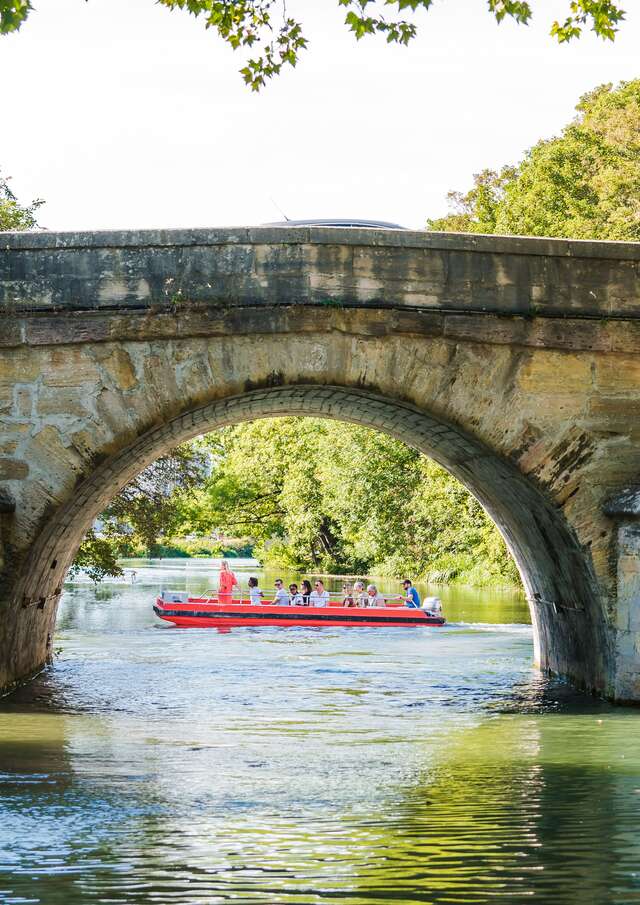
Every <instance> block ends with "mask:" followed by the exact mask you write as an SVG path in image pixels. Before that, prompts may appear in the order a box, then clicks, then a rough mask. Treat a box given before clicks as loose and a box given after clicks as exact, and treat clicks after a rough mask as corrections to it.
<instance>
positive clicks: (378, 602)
mask: <svg viewBox="0 0 640 905" xmlns="http://www.w3.org/2000/svg"><path fill="white" fill-rule="evenodd" d="M385 603H386V601H385V599H384V597H383V596H382V594H381V593H380V591H379V590H378V589H377V587H376V586H375V585H374V584H368V585H367V606H384V605H385Z"/></svg>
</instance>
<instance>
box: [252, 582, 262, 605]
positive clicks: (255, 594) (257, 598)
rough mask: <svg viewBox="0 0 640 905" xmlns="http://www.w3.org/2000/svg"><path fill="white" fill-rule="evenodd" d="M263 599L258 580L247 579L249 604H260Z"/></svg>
mask: <svg viewBox="0 0 640 905" xmlns="http://www.w3.org/2000/svg"><path fill="white" fill-rule="evenodd" d="M263 597H264V594H263V593H262V591H261V590H260V588H259V587H258V579H257V578H253V576H252V577H251V578H250V579H249V603H253V604H261V603H262V598H263Z"/></svg>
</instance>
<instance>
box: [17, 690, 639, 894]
mask: <svg viewBox="0 0 640 905" xmlns="http://www.w3.org/2000/svg"><path fill="white" fill-rule="evenodd" d="M548 689H549V685H545V684H544V683H542V682H540V683H534V684H533V685H532V686H530V685H525V686H522V688H520V689H516V690H515V691H514V696H513V700H512V701H509V700H507V701H506V703H505V705H504V709H505V710H507V711H508V710H509V708H510V707H513V712H503V713H499V714H494V715H491V714H489V715H487V714H484V715H483V716H481V719H482V720H483V721H482V722H481V723H480V724H479V725H478V726H476V727H474V728H471V729H455V723H456V717H455V715H453V719H452V725H453V727H454V728H452V731H451V734H450V735H449V736H445V737H443V738H441V739H440V741H439V742H438V745H439V747H437V746H436V747H434V746H433V745H432V744H431V742H429V751H430V752H431V753H430V754H429V755H428V757H429V760H428V761H427V763H426V764H425V765H424V766H423V768H422V769H420V770H416V771H415V772H413V773H412V772H411V769H410V767H409V765H408V764H403V763H397V762H396V763H391V765H389V766H384V765H382V764H380V770H385V771H389V770H393V771H396V772H397V777H398V784H397V786H396V787H395V789H394V791H393V792H392V793H391V794H389V793H388V792H386V793H384V792H380V794H376V793H375V791H373V792H371V791H370V790H367V789H363V799H362V807H361V808H360V807H358V805H356V806H355V807H356V808H357V810H355V809H354V810H352V811H351V812H350V813H347V811H346V808H347V807H348V805H346V804H345V808H344V809H341V807H340V799H339V795H338V797H337V799H336V798H334V799H331V798H329V799H328V801H329V802H332V803H329V804H327V805H326V806H325V807H320V806H319V807H318V808H317V809H316V808H310V809H309V808H308V809H303V808H301V807H298V804H299V802H298V799H297V797H296V796H297V786H296V783H297V782H298V781H299V780H298V778H297V776H298V774H297V773H296V772H295V770H291V767H292V766H294V767H295V766H296V764H293V765H292V764H290V763H289V761H288V759H287V758H288V756H290V754H291V751H290V750H289V751H288V752H287V750H284V751H283V758H282V762H281V763H280V764H279V765H278V766H277V768H274V766H273V765H269V766H267V767H266V768H265V771H261V770H256V772H255V774H254V775H255V785H256V789H257V790H258V791H257V792H256V799H257V800H260V799H262V800H263V803H262V804H261V805H258V804H256V803H255V802H253V801H248V800H247V801H245V802H239V803H238V802H234V805H233V806H232V807H231V808H230V809H229V810H227V809H225V808H222V807H220V801H219V798H218V797H219V795H220V790H221V789H223V790H224V791H225V794H226V795H227V796H228V800H229V801H230V802H233V801H234V795H235V794H237V793H236V792H234V788H233V785H232V783H231V784H230V785H229V787H228V788H226V783H225V782H224V781H223V782H221V780H220V777H219V776H217V775H216V763H218V760H216V757H215V756H213V755H206V754H204V755H203V754H201V753H198V752H199V751H200V752H201V751H202V750H203V749H202V748H196V747H189V745H192V744H193V742H192V741H189V744H188V745H187V744H186V742H185V741H184V740H183V741H182V744H178V743H177V741H176V739H177V735H176V738H174V736H173V734H174V733H178V732H179V731H184V732H190V731H192V730H191V729H190V728H189V727H186V728H183V729H182V730H180V726H181V724H180V726H178V725H176V726H175V727H172V728H169V732H168V735H167V737H164V736H163V737H162V738H160V739H154V738H151V737H150V735H149V733H151V732H160V730H159V729H158V727H157V724H156V728H155V729H154V728H152V725H151V724H150V725H149V726H148V727H146V726H145V724H144V719H141V718H140V716H139V715H138V716H136V715H135V714H133V715H132V719H133V721H134V722H133V723H130V722H129V719H128V718H126V719H125V720H124V722H120V721H119V720H115V719H114V718H113V714H112V713H109V712H108V713H106V714H103V715H102V716H98V715H93V714H90V713H87V714H83V713H77V712H76V713H74V714H71V715H70V714H67V713H65V712H64V711H65V709H67V707H66V704H65V700H64V684H63V682H61V681H60V677H59V676H58V677H57V680H55V681H54V680H53V679H51V678H48V677H46V676H44V677H42V678H41V679H40V680H38V681H37V682H36V683H34V684H33V685H31V686H30V687H29V688H25V689H22V690H21V691H20V692H19V693H18V694H17V695H15V696H13V697H12V698H11V699H10V700H8V701H5V702H3V706H2V708H0V779H1V780H2V785H1V786H0V827H2V833H1V834H0V838H1V844H0V891H2V894H7V893H5V891H6V890H11V891H12V892H11V894H12V895H14V896H16V897H17V896H19V895H22V896H23V897H24V898H26V899H29V900H35V901H38V900H39V901H40V902H43V903H46V905H58V903H60V905H62V903H64V905H76V903H77V905H79V903H83V905H84V903H87V902H100V901H104V900H105V899H109V898H111V899H112V900H114V901H121V902H127V903H131V902H133V903H138V902H139V903H142V902H145V903H146V902H148V901H150V899H151V897H152V895H153V896H155V898H156V899H157V900H158V901H169V900H171V901H176V902H179V903H182V905H185V903H186V902H191V901H196V900H197V901H201V902H202V903H206V905H208V903H210V902H211V903H212V902H216V901H223V900H225V898H230V899H231V898H235V900H236V901H242V902H252V901H262V902H267V901H268V902H278V903H281V905H288V903H300V902H309V903H310V902H313V901H332V902H335V903H337V905H347V903H348V905H372V903H377V902H388V901H396V902H407V903H409V902H427V903H434V905H435V903H438V905H439V903H444V902H448V903H456V902H459V903H463V902H464V903H468V902H475V903H488V902H493V901H494V900H499V901H500V900H501V901H505V902H510V903H518V905H519V903H521V902H523V901H526V900H531V901H534V902H541V903H545V905H547V903H550V905H554V903H557V905H567V903H576V905H578V903H580V905H582V903H583V902H595V903H605V902H606V903H615V905H622V903H625V905H626V903H627V902H630V901H633V900H634V889H633V882H634V881H633V878H632V876H631V874H632V871H633V870H635V869H636V867H637V865H638V863H639V862H640V857H639V856H640V851H639V846H638V843H637V841H636V827H637V825H638V817H639V816H640V814H639V813H638V812H639V810H640V794H638V789H640V781H639V778H638V774H639V770H638V754H637V752H638V750H640V745H639V744H638V742H639V741H640V726H638V723H637V715H636V714H635V712H628V711H621V710H613V709H611V708H609V707H607V706H605V705H598V704H597V703H593V702H589V701H588V700H587V699H581V700H580V701H579V702H578V699H573V700H569V701H567V702H564V703H562V702H558V700H557V694H556V692H557V688H552V689H551V692H552V693H548ZM545 694H547V697H545ZM501 706H502V705H501ZM527 711H528V712H527ZM425 725H426V726H428V723H425ZM128 726H129V727H130V728H131V729H132V730H133V732H127V727H128ZM193 731H194V733H195V734H194V736H193V737H192V736H189V739H191V738H199V736H197V732H196V730H193ZM161 734H162V733H161ZM134 736H135V738H134ZM185 738H186V736H185ZM418 745H419V742H413V743H412V748H411V752H412V754H414V755H415V750H416V746H418ZM214 747H215V746H214ZM283 747H284V745H283ZM314 750H315V749H314ZM375 750H376V749H375V747H374V748H370V747H365V748H364V749H363V751H360V752H359V753H358V751H357V750H355V749H354V750H351V749H349V748H348V747H345V748H344V756H345V757H346V758H352V760H353V769H354V770H355V771H357V770H358V758H359V757H362V756H363V753H364V754H365V755H366V756H371V755H372V753H373V754H374V756H375ZM167 751H170V752H171V760H170V762H167V761H166V760H165V758H164V756H163V752H165V753H166V752H167ZM425 752H426V746H425ZM298 754H299V757H300V758H304V757H305V748H304V746H302V747H300V750H299V752H298ZM222 762H223V761H220V763H222ZM225 763H228V762H225ZM296 763H297V762H296ZM308 766H309V770H314V769H316V768H318V769H320V772H321V767H322V763H321V761H317V762H316V761H314V762H310V763H309V765H308ZM245 769H246V768H245ZM274 769H278V770H284V771H289V772H290V774H291V777H292V779H291V782H292V791H291V796H290V802H289V803H290V807H289V808H288V809H287V810H285V811H280V812H278V811H277V810H276V809H275V808H274V807H273V806H269V789H270V782H271V781H272V780H273V775H272V771H273V770H274ZM207 770H210V771H211V776H210V777H209V780H207V776H206V771H207ZM203 771H204V774H205V775H204V776H203ZM402 780H405V782H406V784H405V785H404V786H403V785H402ZM208 784H210V785H211V789H209V788H208ZM386 788H387V789H388V788H389V787H388V784H387V786H386ZM365 795H366V796H368V797H366V798H365ZM275 800H276V801H277V799H275ZM336 800H337V802H338V804H337V805H336V804H335V801H336ZM351 804H352V805H353V802H352V803H351ZM238 805H240V806H238ZM56 859H57V860H56ZM34 878H36V879H34ZM635 894H636V895H637V892H636V893H635ZM196 896H197V897H196ZM0 898H1V895H0Z"/></svg>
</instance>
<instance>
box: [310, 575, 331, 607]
mask: <svg viewBox="0 0 640 905" xmlns="http://www.w3.org/2000/svg"><path fill="white" fill-rule="evenodd" d="M309 604H310V605H311V606H329V592H328V591H325V588H324V582H323V581H320V579H319V578H318V580H317V581H316V583H315V585H314V589H313V591H312V593H311V596H310V598H309Z"/></svg>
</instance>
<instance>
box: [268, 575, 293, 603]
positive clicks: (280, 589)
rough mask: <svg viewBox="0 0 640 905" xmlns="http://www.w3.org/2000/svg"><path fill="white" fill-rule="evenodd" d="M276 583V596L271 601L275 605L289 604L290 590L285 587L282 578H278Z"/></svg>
mask: <svg viewBox="0 0 640 905" xmlns="http://www.w3.org/2000/svg"><path fill="white" fill-rule="evenodd" d="M274 584H275V586H276V596H275V597H274V598H273V600H272V601H271V603H272V604H273V606H289V592H288V591H287V589H286V588H285V586H284V584H283V582H282V579H281V578H276V580H275V582H274Z"/></svg>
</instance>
